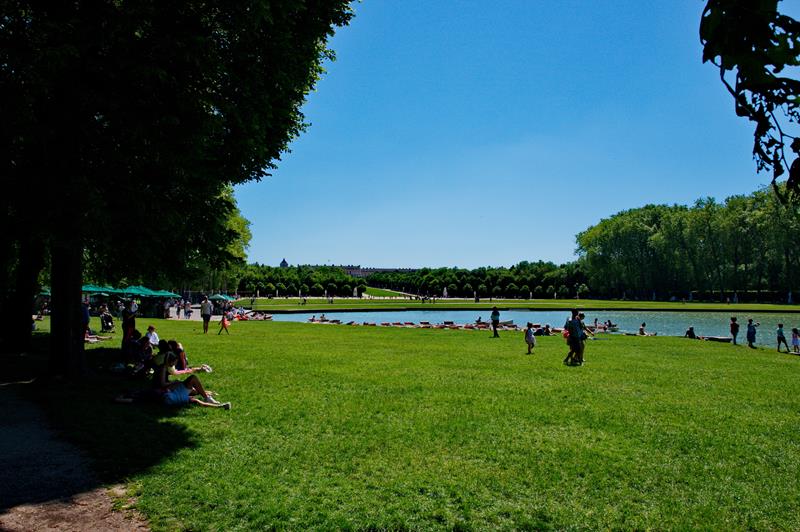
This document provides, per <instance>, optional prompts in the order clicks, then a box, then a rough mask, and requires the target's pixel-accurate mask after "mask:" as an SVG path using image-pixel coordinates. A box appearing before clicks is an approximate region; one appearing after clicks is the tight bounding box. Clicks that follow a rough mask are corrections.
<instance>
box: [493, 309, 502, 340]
mask: <svg viewBox="0 0 800 532" xmlns="http://www.w3.org/2000/svg"><path fill="white" fill-rule="evenodd" d="M491 319H492V331H493V334H492V338H500V335H499V334H497V328H498V327H499V326H500V311H499V310H497V307H492V316H491Z"/></svg>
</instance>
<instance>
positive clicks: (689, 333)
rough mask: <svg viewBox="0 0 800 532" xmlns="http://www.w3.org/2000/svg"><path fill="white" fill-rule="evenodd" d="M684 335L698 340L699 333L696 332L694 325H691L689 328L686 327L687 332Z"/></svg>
mask: <svg viewBox="0 0 800 532" xmlns="http://www.w3.org/2000/svg"><path fill="white" fill-rule="evenodd" d="M683 337H684V338H691V339H692V340H697V334H696V333H695V332H694V327H692V326H690V327H689V328H688V329H686V334H684V335H683Z"/></svg>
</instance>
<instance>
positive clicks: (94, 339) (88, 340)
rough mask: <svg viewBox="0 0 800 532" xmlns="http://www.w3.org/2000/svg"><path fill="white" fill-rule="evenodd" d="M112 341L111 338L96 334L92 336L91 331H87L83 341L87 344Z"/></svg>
mask: <svg viewBox="0 0 800 532" xmlns="http://www.w3.org/2000/svg"><path fill="white" fill-rule="evenodd" d="M110 339H111V337H110V336H99V335H96V334H90V331H89V329H86V331H85V332H84V333H83V341H84V342H85V343H87V344H95V343H97V342H99V341H101V340H110Z"/></svg>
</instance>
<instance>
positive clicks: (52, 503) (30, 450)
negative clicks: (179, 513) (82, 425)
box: [0, 384, 149, 532]
mask: <svg viewBox="0 0 800 532" xmlns="http://www.w3.org/2000/svg"><path fill="white" fill-rule="evenodd" d="M19 386H24V385H23V384H0V531H3V532H5V531H18V530H19V531H28V530H37V531H40V530H59V531H60V530H65V531H66V530H69V531H73V530H74V531H85V530H92V531H111V530H126V531H128V530H133V531H145V530H149V528H148V527H147V524H146V522H145V521H144V520H143V519H142V517H141V516H139V515H137V514H136V513H135V512H133V511H131V510H123V511H115V510H114V509H113V505H114V501H115V500H117V501H119V500H121V501H122V502H123V503H124V502H125V498H126V496H125V490H124V488H123V487H122V486H116V487H112V488H110V489H109V488H107V487H105V486H102V485H101V484H100V483H99V482H98V481H97V479H96V478H95V477H94V475H93V474H92V473H91V470H90V468H89V465H88V461H87V459H86V458H85V457H84V456H83V454H82V453H81V452H80V450H79V449H77V448H76V447H74V446H73V445H70V444H69V443H66V442H65V441H63V440H61V439H59V438H58V437H57V436H56V434H55V433H54V432H53V431H52V430H51V429H50V428H49V427H48V424H47V420H46V419H45V416H44V414H43V413H42V412H41V411H40V410H39V408H38V407H36V406H35V405H33V404H32V403H30V402H28V401H25V400H23V399H20V398H19V397H18V396H17V394H16V393H15V392H14V388H16V387H19ZM123 505H124V504H123Z"/></svg>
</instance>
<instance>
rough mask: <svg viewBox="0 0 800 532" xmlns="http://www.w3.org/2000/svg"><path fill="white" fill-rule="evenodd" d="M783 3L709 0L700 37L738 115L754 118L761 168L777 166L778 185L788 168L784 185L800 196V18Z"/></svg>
mask: <svg viewBox="0 0 800 532" xmlns="http://www.w3.org/2000/svg"><path fill="white" fill-rule="evenodd" d="M778 2H779V0H708V3H707V4H706V6H705V9H704V10H703V17H702V20H701V23H700V40H701V42H702V43H703V62H712V63H713V64H714V65H716V66H717V68H718V69H719V75H720V79H721V80H722V83H723V84H724V85H725V88H726V89H727V90H728V92H730V94H731V95H732V96H733V98H734V104H735V107H736V114H737V115H739V116H743V117H747V118H748V119H749V120H751V121H752V122H754V123H755V131H754V135H753V136H754V141H753V157H754V158H755V160H756V163H757V166H758V169H759V170H770V169H771V170H772V183H773V185H774V184H776V183H777V179H778V178H779V177H781V176H782V175H783V174H784V173H785V172H786V170H787V169H788V171H789V175H788V179H787V181H786V185H787V186H786V189H785V190H786V191H788V192H789V193H790V195H791V196H792V197H793V198H794V199H800V158H799V156H800V138H798V137H797V123H798V121H800V81H798V80H797V79H794V78H792V77H790V75H791V74H792V73H793V68H794V67H798V66H800V22H798V21H796V20H794V19H793V18H791V17H789V16H787V15H784V14H781V13H780V12H779V11H778ZM794 73H795V74H796V71H794ZM731 75H732V78H733V79H731ZM787 147H788V149H787ZM787 152H788V154H787ZM775 190H776V191H780V189H778V188H777V187H776V189H775Z"/></svg>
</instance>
